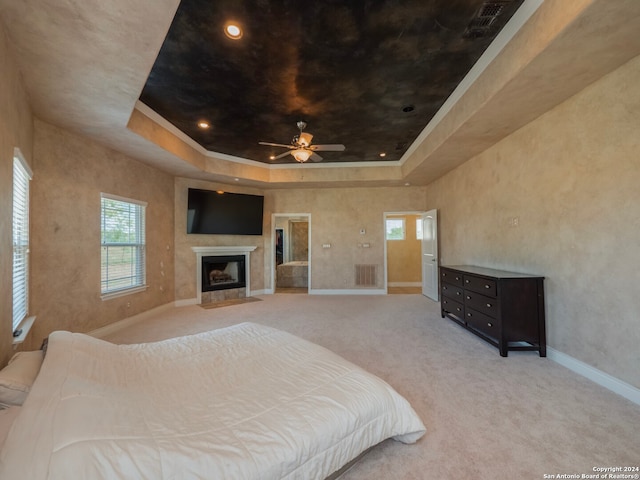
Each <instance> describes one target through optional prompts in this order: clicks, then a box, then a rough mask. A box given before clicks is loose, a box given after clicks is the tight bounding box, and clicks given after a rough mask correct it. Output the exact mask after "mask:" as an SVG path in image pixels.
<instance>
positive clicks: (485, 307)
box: [464, 290, 498, 318]
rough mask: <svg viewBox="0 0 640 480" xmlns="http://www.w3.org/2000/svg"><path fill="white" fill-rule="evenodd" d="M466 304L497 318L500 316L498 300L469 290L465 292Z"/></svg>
mask: <svg viewBox="0 0 640 480" xmlns="http://www.w3.org/2000/svg"><path fill="white" fill-rule="evenodd" d="M464 305H465V307H471V308H473V309H474V310H478V311H479V312H482V313H484V314H485V315H489V316H490V317H493V318H496V317H497V316H498V300H497V299H496V298H493V297H487V296H485V295H480V294H479V293H475V292H472V291H471V290H467V291H466V292H464Z"/></svg>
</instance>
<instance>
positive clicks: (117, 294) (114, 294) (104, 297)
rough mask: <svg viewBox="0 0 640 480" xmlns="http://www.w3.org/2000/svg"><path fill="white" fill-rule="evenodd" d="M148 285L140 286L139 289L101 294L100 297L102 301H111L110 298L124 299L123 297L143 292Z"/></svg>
mask: <svg viewBox="0 0 640 480" xmlns="http://www.w3.org/2000/svg"><path fill="white" fill-rule="evenodd" d="M147 288H149V286H148V285H142V286H141V287H134V288H127V289H125V290H116V291H115V292H109V293H103V294H102V295H100V298H101V299H102V300H111V299H112V298H118V297H124V296H125V295H131V294H132V293H138V292H144V291H145V290H146V289H147Z"/></svg>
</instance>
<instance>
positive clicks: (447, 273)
mask: <svg viewBox="0 0 640 480" xmlns="http://www.w3.org/2000/svg"><path fill="white" fill-rule="evenodd" d="M462 277H463V275H462V274H461V273H460V272H454V271H453V270H447V269H446V268H441V269H440V280H441V281H443V282H447V283H450V284H451V285H458V286H460V287H462V285H463V283H462Z"/></svg>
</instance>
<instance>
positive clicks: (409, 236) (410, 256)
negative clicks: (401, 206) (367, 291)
mask: <svg viewBox="0 0 640 480" xmlns="http://www.w3.org/2000/svg"><path fill="white" fill-rule="evenodd" d="M387 218H404V224H405V236H404V240H387V281H388V282H389V284H393V283H418V284H422V264H421V260H422V242H421V241H420V240H418V239H417V237H416V221H417V220H418V219H419V218H420V216H418V215H387Z"/></svg>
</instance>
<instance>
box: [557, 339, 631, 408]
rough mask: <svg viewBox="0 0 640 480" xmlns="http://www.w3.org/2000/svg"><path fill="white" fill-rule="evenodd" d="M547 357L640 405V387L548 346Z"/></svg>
mask: <svg viewBox="0 0 640 480" xmlns="http://www.w3.org/2000/svg"><path fill="white" fill-rule="evenodd" d="M547 357H548V358H549V359H551V360H553V361H554V362H556V363H559V364H560V365H562V366H563V367H567V368H568V369H569V370H572V371H574V372H576V373H577V374H579V375H582V376H583V377H586V378H588V379H589V380H591V381H592V382H595V383H597V384H598V385H600V386H602V387H604V388H606V389H608V390H611V391H612V392H614V393H617V394H618V395H622V396H623V397H624V398H626V399H627V400H630V401H632V402H633V403H635V404H636V405H640V389H638V388H636V387H634V386H633V385H630V384H628V383H626V382H623V381H622V380H619V379H617V378H616V377H614V376H612V375H609V374H608V373H605V372H603V371H601V370H598V369H597V368H594V367H592V366H591V365H589V364H586V363H584V362H582V361H580V360H577V359H575V358H573V357H571V356H569V355H567V354H565V353H562V352H559V351H558V350H554V349H553V348H551V347H547Z"/></svg>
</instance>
